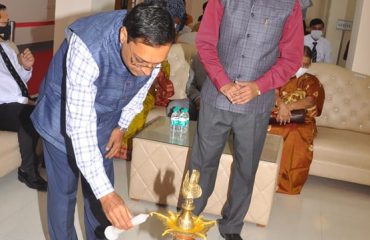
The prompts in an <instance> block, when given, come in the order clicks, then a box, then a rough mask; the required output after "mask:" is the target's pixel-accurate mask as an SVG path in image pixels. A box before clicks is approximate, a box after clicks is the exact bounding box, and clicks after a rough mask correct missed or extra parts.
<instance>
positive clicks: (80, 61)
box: [66, 34, 114, 199]
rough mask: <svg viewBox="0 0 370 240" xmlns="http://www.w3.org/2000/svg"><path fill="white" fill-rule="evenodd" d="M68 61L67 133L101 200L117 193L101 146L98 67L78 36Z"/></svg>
mask: <svg viewBox="0 0 370 240" xmlns="http://www.w3.org/2000/svg"><path fill="white" fill-rule="evenodd" d="M66 60H67V61H66V65H67V79H66V86H67V97H66V131H67V134H68V136H69V137H70V138H71V140H72V145H73V149H74V153H75V158H76V163H77V166H78V168H79V169H80V171H81V173H82V175H83V176H84V177H85V179H86V180H87V182H88V183H89V184H90V186H91V189H92V191H93V193H94V195H95V197H96V198H97V199H99V198H101V197H103V196H105V195H107V194H108V193H111V192H113V191H114V189H113V186H112V184H111V182H110V181H109V179H108V176H107V174H106V172H105V169H104V165H103V156H102V154H101V152H100V150H99V147H98V137H97V117H96V111H95V107H94V102H95V97H96V92H97V89H96V86H95V85H94V81H95V80H96V79H97V77H98V76H99V68H98V66H97V64H96V62H95V60H94V59H93V57H92V56H91V53H90V52H89V50H88V48H87V47H86V45H85V44H84V43H83V42H82V40H81V39H80V38H79V37H78V36H77V35H75V34H73V35H72V36H71V38H70V44H69V48H68V52H67V59H66Z"/></svg>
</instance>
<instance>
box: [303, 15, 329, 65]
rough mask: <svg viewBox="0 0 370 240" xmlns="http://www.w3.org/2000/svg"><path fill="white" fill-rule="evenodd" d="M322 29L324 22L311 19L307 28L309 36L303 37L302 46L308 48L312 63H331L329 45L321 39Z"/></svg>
mask: <svg viewBox="0 0 370 240" xmlns="http://www.w3.org/2000/svg"><path fill="white" fill-rule="evenodd" d="M324 27H325V25H324V22H323V21H322V20H321V19H319V18H315V19H312V20H311V22H310V26H309V31H310V34H307V35H306V36H305V37H304V45H306V46H308V47H310V49H311V51H312V62H314V63H315V62H323V63H332V58H331V44H330V42H329V40H327V39H326V38H325V37H323V34H324Z"/></svg>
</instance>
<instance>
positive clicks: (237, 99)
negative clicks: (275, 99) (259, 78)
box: [232, 81, 259, 104]
mask: <svg viewBox="0 0 370 240" xmlns="http://www.w3.org/2000/svg"><path fill="white" fill-rule="evenodd" d="M236 84H237V85H239V86H240V89H239V91H238V92H237V95H236V96H234V97H233V101H232V103H233V104H244V103H247V102H249V101H250V100H252V99H253V98H255V97H256V96H258V95H259V89H258V85H257V84H256V83H255V82H239V81H236Z"/></svg>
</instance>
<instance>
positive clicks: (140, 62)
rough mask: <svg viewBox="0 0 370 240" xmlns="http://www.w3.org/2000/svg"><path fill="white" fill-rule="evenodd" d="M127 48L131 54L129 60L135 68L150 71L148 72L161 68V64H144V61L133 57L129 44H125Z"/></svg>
mask: <svg viewBox="0 0 370 240" xmlns="http://www.w3.org/2000/svg"><path fill="white" fill-rule="evenodd" d="M127 46H128V48H129V49H130V52H131V58H130V61H131V64H132V65H134V66H135V67H138V68H141V69H143V68H146V69H150V70H154V69H160V68H161V64H150V63H146V62H145V61H144V60H142V59H140V58H139V57H137V56H136V55H135V53H134V52H133V51H132V49H131V47H130V46H129V44H127Z"/></svg>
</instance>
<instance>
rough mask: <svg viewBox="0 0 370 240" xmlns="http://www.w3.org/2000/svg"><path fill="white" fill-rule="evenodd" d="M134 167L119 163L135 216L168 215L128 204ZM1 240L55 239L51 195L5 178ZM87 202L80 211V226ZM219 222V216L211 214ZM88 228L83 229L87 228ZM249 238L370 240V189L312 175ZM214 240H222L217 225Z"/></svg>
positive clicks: (153, 231)
mask: <svg viewBox="0 0 370 240" xmlns="http://www.w3.org/2000/svg"><path fill="white" fill-rule="evenodd" d="M129 166H130V164H129V163H127V162H125V161H115V168H116V189H117V191H118V192H119V193H120V194H121V195H122V196H124V198H125V199H127V203H128V204H129V206H130V208H131V210H132V212H133V213H134V214H137V213H141V212H151V211H163V210H164V209H161V208H159V207H158V206H156V205H154V204H152V203H146V202H142V201H141V202H137V201H131V200H128V197H127V194H128V193H127V177H126V176H127V174H126V172H127V169H129ZM0 192H1V194H0V203H1V204H0V240H42V239H49V238H48V237H45V236H47V227H46V226H47V224H46V194H45V193H39V192H36V191H34V190H31V189H29V188H27V187H26V186H25V185H24V184H21V183H20V182H18V180H17V175H16V172H15V171H14V172H12V173H11V174H9V175H7V176H5V177H3V178H0ZM81 206H82V205H81V202H79V204H78V210H77V211H76V226H78V227H77V228H76V229H77V232H78V235H79V239H83V237H82V231H81V228H80V227H79V222H80V221H78V220H79V219H80V220H81V222H83V221H82V211H81V209H82V208H81ZM206 217H208V218H214V216H206ZM82 228H83V226H82ZM162 230H163V228H162V226H161V224H160V223H159V221H157V220H156V219H149V220H148V221H147V222H146V223H144V224H142V225H140V226H139V227H137V228H134V229H132V230H130V231H128V232H126V233H124V234H122V237H121V238H120V239H130V240H132V239H140V240H146V239H161V231H162ZM242 237H243V238H244V239H247V240H248V239H250V240H367V239H370V187H368V186H362V185H357V184H351V183H346V182H341V181H334V180H329V179H325V178H318V177H312V176H310V178H309V180H308V182H307V184H306V185H305V187H304V190H303V192H302V194H301V195H299V196H288V195H282V194H276V195H275V199H274V204H273V209H272V213H271V218H270V222H269V225H268V226H267V227H257V226H255V225H254V224H250V223H247V224H245V226H244V228H243V232H242ZM208 239H212V240H213V239H222V238H221V237H220V235H219V234H218V230H217V227H213V228H212V229H211V231H210V232H209V235H208Z"/></svg>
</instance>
